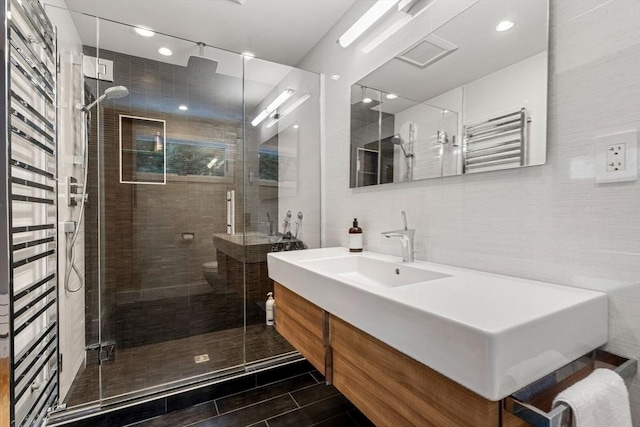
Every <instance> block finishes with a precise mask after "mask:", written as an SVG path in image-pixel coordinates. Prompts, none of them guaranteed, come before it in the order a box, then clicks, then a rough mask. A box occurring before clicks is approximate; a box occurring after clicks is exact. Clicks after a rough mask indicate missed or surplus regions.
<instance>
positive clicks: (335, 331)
mask: <svg viewBox="0 0 640 427" xmlns="http://www.w3.org/2000/svg"><path fill="white" fill-rule="evenodd" d="M331 347H332V350H333V384H334V385H335V386H336V388H337V389H338V390H340V391H341V392H342V393H343V394H344V395H345V396H346V397H347V398H348V399H349V400H350V401H351V402H353V403H354V404H355V405H356V406H357V407H358V409H360V410H361V411H362V412H363V413H364V414H365V415H366V416H367V417H369V419H370V420H371V421H373V422H374V423H375V424H376V425H379V426H451V427H461V426H469V427H471V426H473V427H481V426H491V427H495V426H498V425H500V405H499V402H492V401H490V400H486V399H484V398H483V397H481V396H479V395H477V394H475V393H473V392H472V391H470V390H468V389H466V388H464V387H462V386H461V385H459V384H457V383H455V382H454V381H452V380H450V379H448V378H447V377H445V376H444V375H441V374H439V373H438V372H436V371H434V370H433V369H430V368H428V367H427V366H425V365H423V364H421V363H419V362H416V361H415V360H413V359H412V358H410V357H408V356H406V355H405V354H403V353H401V352H399V351H397V350H395V349H393V348H392V347H390V346H388V345H387V344H385V343H383V342H382V341H379V340H377V339H376V338H374V337H372V336H371V335H368V334H366V333H365V332H362V331H360V330H359V329H357V328H355V327H353V326H351V325H350V324H348V323H346V322H344V321H343V320H341V319H339V318H337V317H335V316H332V317H331Z"/></svg>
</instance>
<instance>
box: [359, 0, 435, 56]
mask: <svg viewBox="0 0 640 427" xmlns="http://www.w3.org/2000/svg"><path fill="white" fill-rule="evenodd" d="M433 2H434V0H400V3H398V11H399V12H402V13H401V14H400V17H399V18H397V19H396V20H395V22H393V23H392V24H391V25H389V26H388V27H387V28H386V29H385V30H384V31H383V32H382V33H380V34H378V36H377V37H376V38H375V39H373V40H371V41H370V42H369V43H368V44H367V45H366V46H365V47H364V48H362V52H363V53H369V52H371V51H372V50H373V49H375V48H376V47H378V46H379V45H380V44H382V42H384V41H385V40H387V39H388V38H390V37H391V36H393V35H394V34H395V33H397V32H398V31H400V29H401V28H403V27H404V26H405V25H407V24H408V23H409V21H411V20H412V19H413V18H415V17H416V16H418V15H420V14H421V13H422V12H424V11H425V10H427V7H429V6H430V5H431V4H433Z"/></svg>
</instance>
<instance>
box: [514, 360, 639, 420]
mask: <svg viewBox="0 0 640 427" xmlns="http://www.w3.org/2000/svg"><path fill="white" fill-rule="evenodd" d="M596 368H609V369H613V370H614V371H615V372H616V373H617V374H618V375H620V376H621V377H622V378H624V379H628V378H631V377H632V376H633V375H635V373H636V371H637V369H638V361H637V360H635V359H627V358H624V357H621V356H618V355H615V354H612V353H608V352H606V351H603V350H595V351H593V352H591V353H590V354H588V355H585V356H582V357H581V358H579V359H577V360H574V361H573V362H571V363H569V364H568V365H566V366H564V367H562V368H560V369H558V370H557V371H555V372H553V373H551V374H549V375H547V376H546V377H544V378H542V379H540V380H538V381H536V382H535V383H533V384H531V385H529V386H527V387H525V388H523V389H522V390H519V391H517V392H515V393H514V394H512V395H511V396H509V397H507V398H506V399H504V401H503V404H504V409H505V410H507V411H509V412H511V413H512V414H513V415H515V416H516V417H518V418H520V419H522V420H524V421H526V422H528V423H529V424H531V425H532V426H534V427H564V426H569V425H571V419H572V415H571V408H569V406H567V405H565V404H562V403H561V404H559V405H558V406H556V407H555V408H551V404H552V401H553V398H554V397H555V396H556V395H557V394H558V393H559V392H560V391H562V390H564V389H566V388H567V387H569V386H570V385H572V384H575V383H576V382H578V381H580V380H581V379H583V378H586V377H587V376H588V375H589V374H590V373H591V372H593V370H594V369H596Z"/></svg>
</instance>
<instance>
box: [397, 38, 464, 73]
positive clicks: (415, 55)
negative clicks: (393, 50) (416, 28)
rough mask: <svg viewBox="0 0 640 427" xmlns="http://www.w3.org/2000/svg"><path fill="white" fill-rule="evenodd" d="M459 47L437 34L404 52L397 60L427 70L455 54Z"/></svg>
mask: <svg viewBox="0 0 640 427" xmlns="http://www.w3.org/2000/svg"><path fill="white" fill-rule="evenodd" d="M457 49H458V46H456V45H455V44H453V43H451V42H448V41H446V40H445V39H443V38H440V37H438V36H436V35H435V34H429V35H428V36H427V37H425V38H424V39H422V40H420V41H419V42H418V43H416V44H415V45H413V46H412V47H410V48H409V49H407V50H405V51H404V52H402V53H401V54H400V55H398V56H396V58H398V59H401V60H403V61H406V62H408V63H409V64H412V65H415V66H416V67H420V68H426V67H427V66H429V65H431V64H433V63H434V62H437V61H439V60H441V59H442V58H444V57H445V56H447V55H449V54H450V53H453V52H455V51H456V50H457Z"/></svg>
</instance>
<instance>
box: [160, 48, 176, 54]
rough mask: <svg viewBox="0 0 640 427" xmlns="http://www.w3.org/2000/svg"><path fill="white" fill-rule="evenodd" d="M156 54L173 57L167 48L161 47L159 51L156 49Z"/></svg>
mask: <svg viewBox="0 0 640 427" xmlns="http://www.w3.org/2000/svg"><path fill="white" fill-rule="evenodd" d="M158 53H159V54H160V55H164V56H171V55H173V52H171V49H169V48H168V47H161V48H160V49H158Z"/></svg>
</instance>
